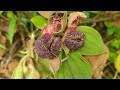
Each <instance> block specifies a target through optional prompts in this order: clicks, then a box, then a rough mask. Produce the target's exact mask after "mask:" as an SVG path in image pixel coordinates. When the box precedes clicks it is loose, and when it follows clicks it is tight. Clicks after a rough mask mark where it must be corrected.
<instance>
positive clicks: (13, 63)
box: [8, 59, 19, 73]
mask: <svg viewBox="0 0 120 90" xmlns="http://www.w3.org/2000/svg"><path fill="white" fill-rule="evenodd" d="M18 63H19V62H18V60H16V59H14V60H12V61H11V62H10V63H9V64H8V71H9V72H10V73H12V71H13V70H14V69H15V67H16V66H17V65H18Z"/></svg>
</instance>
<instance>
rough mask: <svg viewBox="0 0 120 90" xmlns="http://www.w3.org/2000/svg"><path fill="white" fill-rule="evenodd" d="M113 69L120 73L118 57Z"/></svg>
mask: <svg viewBox="0 0 120 90" xmlns="http://www.w3.org/2000/svg"><path fill="white" fill-rule="evenodd" d="M115 68H116V69H117V71H118V72H120V55H118V57H117V59H116V60H115Z"/></svg>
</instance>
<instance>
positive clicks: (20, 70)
mask: <svg viewBox="0 0 120 90" xmlns="http://www.w3.org/2000/svg"><path fill="white" fill-rule="evenodd" d="M26 60H27V56H24V57H23V58H22V59H21V60H20V62H19V64H18V65H17V67H16V68H15V69H14V70H13V72H12V76H11V78H12V79H24V72H25V71H24V68H25V63H26Z"/></svg>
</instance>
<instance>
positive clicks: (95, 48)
mask: <svg viewBox="0 0 120 90" xmlns="http://www.w3.org/2000/svg"><path fill="white" fill-rule="evenodd" d="M77 29H78V30H80V31H81V32H83V33H84V34H85V35H86V39H85V45H84V47H82V48H81V49H80V50H79V52H80V53H81V54H82V55H99V54H102V53H104V52H105V46H104V43H103V40H102V37H101V35H100V34H99V32H98V31H96V30H95V29H94V28H91V27H88V26H79V27H78V28H77Z"/></svg>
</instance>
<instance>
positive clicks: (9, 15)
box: [6, 11, 14, 19]
mask: <svg viewBox="0 0 120 90" xmlns="http://www.w3.org/2000/svg"><path fill="white" fill-rule="evenodd" d="M6 15H7V17H8V18H10V19H12V18H14V14H13V12H12V11H8V12H7V14H6Z"/></svg>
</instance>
